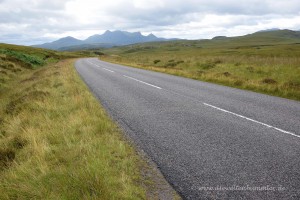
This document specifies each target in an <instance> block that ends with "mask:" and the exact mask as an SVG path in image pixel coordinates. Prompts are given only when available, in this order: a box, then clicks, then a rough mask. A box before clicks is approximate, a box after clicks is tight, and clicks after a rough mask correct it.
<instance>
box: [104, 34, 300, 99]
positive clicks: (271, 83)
mask: <svg viewBox="0 0 300 200" xmlns="http://www.w3.org/2000/svg"><path fill="white" fill-rule="evenodd" d="M250 44H251V45H250ZM104 53H105V55H102V56H100V58H101V59H102V60H105V61H108V62H114V63H118V64H124V65H128V66H133V67H137V68H143V69H148V70H153V71H158V72H163V73H168V74H173V75H177V76H183V77H187V78H192V79H196V80H202V81H207V82H213V83H218V84H222V85H227V86H231V87H236V88H241V89H246V90H252V91H255V92H261V93H265V94H270V95H274V96H279V97H284V98H289V99H294V100H300V44H299V43H293V44H281V43H273V44H272V45H270V44H269V45H263V43H262V41H260V43H258V44H255V43H254V44H253V43H250V42H249V43H245V42H244V43H238V42H228V41H227V42H222V41H215V40H209V41H207V40H203V41H201V40H200V41H175V42H162V43H147V44H138V45H130V46H125V47H117V48H112V49H108V50H105V51H104Z"/></svg>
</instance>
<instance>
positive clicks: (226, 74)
mask: <svg viewBox="0 0 300 200" xmlns="http://www.w3.org/2000/svg"><path fill="white" fill-rule="evenodd" d="M223 75H224V76H226V77H228V76H231V74H230V73H229V72H224V73H223Z"/></svg>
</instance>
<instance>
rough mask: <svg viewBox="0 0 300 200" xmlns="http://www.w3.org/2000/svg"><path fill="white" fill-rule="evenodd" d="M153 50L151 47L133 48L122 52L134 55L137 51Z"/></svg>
mask: <svg viewBox="0 0 300 200" xmlns="http://www.w3.org/2000/svg"><path fill="white" fill-rule="evenodd" d="M153 49H155V47H153V46H145V47H134V48H131V49H128V50H126V51H124V53H135V52H139V51H149V50H153Z"/></svg>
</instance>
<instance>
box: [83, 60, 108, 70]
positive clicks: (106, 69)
mask: <svg viewBox="0 0 300 200" xmlns="http://www.w3.org/2000/svg"><path fill="white" fill-rule="evenodd" d="M88 63H90V64H92V65H95V66H96V67H100V66H99V65H97V64H95V63H92V62H90V61H88ZM102 69H104V70H106V71H109V72H114V71H112V70H110V69H106V68H105V67H102Z"/></svg>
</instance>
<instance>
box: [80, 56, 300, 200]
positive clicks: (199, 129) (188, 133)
mask: <svg viewBox="0 0 300 200" xmlns="http://www.w3.org/2000/svg"><path fill="white" fill-rule="evenodd" d="M75 67H76V69H77V71H78V73H79V74H80V75H81V77H82V78H83V80H84V81H85V82H86V84H87V85H88V86H89V88H90V89H91V90H92V92H93V93H94V94H95V95H96V96H97V97H98V98H99V100H100V102H101V104H102V105H103V106H104V107H105V108H106V109H107V111H108V112H109V114H110V115H111V116H112V117H113V118H114V119H115V120H116V121H117V122H118V123H119V124H120V126H121V127H122V128H123V129H124V130H125V132H126V133H127V134H128V136H129V137H130V138H131V139H132V140H133V141H134V142H135V143H136V144H137V145H138V146H139V147H140V148H141V149H142V150H143V151H145V152H146V154H147V155H148V156H149V157H150V158H151V159H152V160H153V161H154V162H155V163H156V164H157V166H158V167H159V169H160V170H161V172H162V173H163V174H164V176H165V177H166V179H167V180H168V181H169V183H170V184H171V185H172V186H173V187H174V188H175V190H176V191H178V192H179V194H180V195H181V196H182V197H183V199H300V103H299V102H296V101H292V100H287V99H283V98H278V97H272V96H268V95H263V94H258V93H254V92H249V91H244V90H239V89H234V88H230V87H225V86H219V85H215V84H211V83H206V82H201V81H195V80H190V79H186V78H181V77H176V76H171V75H167V74H162V73H157V72H151V71H146V70H141V69H135V68H131V67H125V66H120V65H116V64H110V63H107V62H103V61H100V60H98V59H96V58H88V59H80V60H78V61H77V62H76V64H75Z"/></svg>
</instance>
